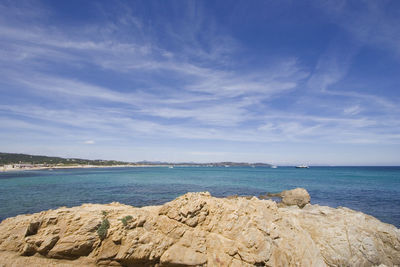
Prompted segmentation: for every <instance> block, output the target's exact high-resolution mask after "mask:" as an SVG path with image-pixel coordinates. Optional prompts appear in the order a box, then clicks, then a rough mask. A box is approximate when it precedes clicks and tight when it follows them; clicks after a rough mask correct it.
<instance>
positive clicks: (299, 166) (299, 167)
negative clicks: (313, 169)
mask: <svg viewBox="0 0 400 267" xmlns="http://www.w3.org/2000/svg"><path fill="white" fill-rule="evenodd" d="M296 168H298V169H308V168H310V167H309V166H307V165H304V164H301V165H298V166H296Z"/></svg>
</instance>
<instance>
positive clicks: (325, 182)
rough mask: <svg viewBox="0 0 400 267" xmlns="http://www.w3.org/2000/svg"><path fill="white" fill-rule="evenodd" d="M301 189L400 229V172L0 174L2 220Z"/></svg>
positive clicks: (325, 202)
mask: <svg viewBox="0 0 400 267" xmlns="http://www.w3.org/2000/svg"><path fill="white" fill-rule="evenodd" d="M295 187H304V188H306V189H307V190H308V192H309V193H310V195H311V202H312V203H313V204H320V205H327V206H331V207H337V206H345V207H348V208H351V209H354V210H359V211H362V212H364V213H367V214H370V215H373V216H375V217H377V218H378V219H380V220H381V221H383V222H387V223H391V224H394V225H395V226H397V227H400V167H311V168H310V169H295V168H293V167H279V168H277V169H271V168H262V167H259V168H247V167H229V168H225V167H208V168H207V167H175V168H173V169H169V168H161V167H160V168H159V167H151V168H105V169H68V170H67V169H64V170H53V171H50V170H42V171H21V172H8V173H0V220H3V219H5V218H7V217H11V216H15V215H18V214H23V213H34V212H39V211H42V210H47V209H55V208H57V207H60V206H68V207H71V206H76V205H80V204H82V203H89V202H90V203H110V202H112V201H118V202H121V203H124V204H129V205H134V206H139V207H140V206H145V205H155V204H162V203H165V202H167V201H170V200H173V199H174V198H175V197H177V196H179V195H182V194H184V193H186V192H190V191H191V192H194V191H209V192H210V193H211V194H212V195H214V196H228V195H234V194H238V195H255V196H257V195H260V194H265V193H267V192H279V191H282V190H286V189H292V188H295Z"/></svg>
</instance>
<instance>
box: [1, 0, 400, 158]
mask: <svg viewBox="0 0 400 267" xmlns="http://www.w3.org/2000/svg"><path fill="white" fill-rule="evenodd" d="M399 25H400V2H399V1H183V0H182V1H0V127H1V131H0V151H3V152H21V153H31V154H45V155H57V156H64V157H83V158H91V159H97V158H101V159H118V160H127V161H139V160H162V161H196V162H210V161H225V160H229V161H249V162H256V161H257V162H259V161H261V162H269V163H274V164H299V163H306V164H316V165H317V164H322V165H400V152H399V151H400V105H399V100H400V91H399V89H400V88H399V86H400V75H399V74H400V27H399Z"/></svg>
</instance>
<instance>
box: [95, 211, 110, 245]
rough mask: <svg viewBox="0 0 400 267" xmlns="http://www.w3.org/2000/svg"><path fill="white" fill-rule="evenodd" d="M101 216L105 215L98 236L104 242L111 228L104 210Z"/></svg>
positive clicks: (98, 229)
mask: <svg viewBox="0 0 400 267" xmlns="http://www.w3.org/2000/svg"><path fill="white" fill-rule="evenodd" d="M101 214H102V215H103V221H102V222H101V224H100V226H99V228H97V234H98V235H99V237H100V239H101V240H104V239H105V238H106V237H107V232H108V228H110V222H109V221H108V219H107V215H108V212H107V211H105V210H103V211H102V212H101Z"/></svg>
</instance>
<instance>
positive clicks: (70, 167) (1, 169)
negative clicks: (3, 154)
mask: <svg viewBox="0 0 400 267" xmlns="http://www.w3.org/2000/svg"><path fill="white" fill-rule="evenodd" d="M171 166H172V167H194V166H176V165H145V164H144V165H102V166H98V165H72V166H52V167H31V168H0V173H1V172H15V171H36V170H53V169H101V168H145V167H165V168H169V167H171Z"/></svg>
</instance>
